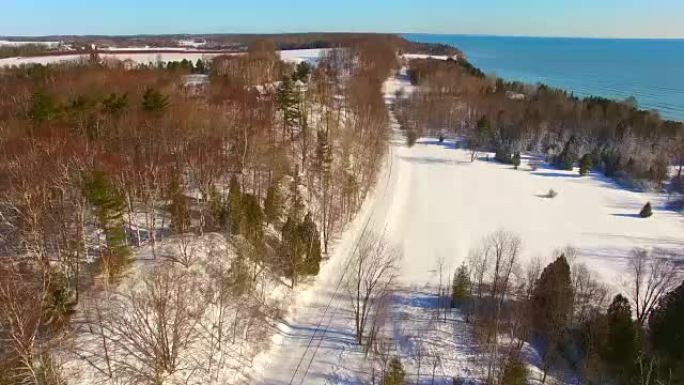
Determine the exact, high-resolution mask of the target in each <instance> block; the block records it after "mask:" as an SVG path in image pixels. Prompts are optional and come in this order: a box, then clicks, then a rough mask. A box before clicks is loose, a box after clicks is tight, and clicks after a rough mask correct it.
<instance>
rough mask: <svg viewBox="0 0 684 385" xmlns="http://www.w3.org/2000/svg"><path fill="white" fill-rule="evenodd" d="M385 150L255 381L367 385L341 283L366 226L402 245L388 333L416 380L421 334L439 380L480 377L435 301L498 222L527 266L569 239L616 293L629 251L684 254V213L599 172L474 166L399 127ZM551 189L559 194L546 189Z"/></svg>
mask: <svg viewBox="0 0 684 385" xmlns="http://www.w3.org/2000/svg"><path fill="white" fill-rule="evenodd" d="M383 89H384V92H385V93H386V101H387V102H388V103H391V102H392V99H393V95H394V93H395V92H396V91H397V90H399V89H404V90H405V91H408V92H410V91H411V90H412V88H411V85H410V84H409V83H408V79H407V78H406V76H405V71H402V72H401V73H400V74H399V75H398V76H396V77H394V78H392V79H390V80H388V82H387V83H386V84H385V85H384V87H383ZM390 147H391V148H390V152H389V156H388V159H387V160H386V163H385V167H384V170H383V172H382V173H381V175H380V177H379V180H378V182H377V185H376V187H375V189H374V191H373V192H372V193H371V194H369V197H368V198H367V200H366V202H365V203H364V206H363V207H362V210H361V212H360V213H359V214H358V215H357V217H356V219H355V220H354V221H353V222H352V223H351V224H350V225H349V227H348V229H347V230H346V231H345V232H344V233H343V235H342V237H341V239H339V240H338V241H337V242H336V244H335V246H334V247H333V251H332V253H331V255H330V259H329V261H327V263H326V264H325V265H324V266H323V267H322V269H321V273H320V274H319V276H318V277H316V279H315V281H314V282H313V283H311V284H310V286H308V287H306V288H300V289H303V290H301V291H300V295H299V296H298V298H297V300H296V301H295V302H294V303H293V304H292V306H291V308H290V309H289V312H288V313H287V315H286V316H285V320H284V321H283V322H282V323H281V324H280V325H279V327H278V328H279V331H278V333H277V334H276V336H275V337H274V338H273V341H272V343H273V344H272V347H271V348H270V349H269V350H267V351H266V352H264V353H262V354H260V355H259V356H257V359H256V360H255V363H254V366H253V368H251V370H249V373H248V375H247V379H246V381H247V382H248V383H250V384H252V383H259V384H270V385H278V384H356V383H369V382H368V381H369V378H370V364H369V363H368V362H367V360H366V356H365V355H364V354H363V353H361V352H360V349H359V348H358V347H357V346H356V345H355V343H354V331H353V318H352V313H351V311H350V310H349V302H348V299H347V298H346V297H345V293H344V289H342V288H340V289H339V290H337V287H338V283H339V282H340V276H341V274H342V272H343V271H344V270H345V266H346V261H347V260H348V257H349V255H351V254H353V252H354V249H355V247H356V244H357V242H358V240H359V238H360V237H361V235H362V234H363V233H364V231H374V232H376V233H380V234H383V235H384V236H385V237H386V238H387V239H388V240H390V241H391V242H393V243H395V244H396V245H398V246H399V247H401V249H402V250H403V259H402V263H401V268H400V277H399V280H400V285H401V290H400V291H399V292H398V293H397V294H396V295H395V300H394V304H393V305H392V317H391V318H392V320H391V322H390V323H391V325H390V327H389V330H387V331H386V334H387V333H389V335H388V336H386V337H387V338H389V339H391V340H392V341H393V344H394V346H395V348H394V349H395V351H394V354H397V355H399V356H401V357H402V361H403V362H404V366H405V368H406V371H407V375H408V378H409V381H414V380H415V376H416V368H417V366H416V346H417V341H421V340H422V341H423V342H422V349H427V351H424V354H425V355H426V357H428V358H426V359H427V360H428V361H424V362H423V365H426V364H427V363H428V362H429V360H430V358H429V356H430V355H432V356H433V357H435V356H439V360H438V364H437V365H436V366H435V373H436V375H435V378H436V380H435V383H440V384H451V379H452V378H453V377H464V378H469V379H471V380H472V379H475V378H476V377H477V373H473V372H471V371H469V369H468V368H469V367H470V368H472V367H475V366H474V365H471V363H472V362H473V360H476V359H477V355H478V354H477V352H475V351H474V346H475V344H473V343H470V341H471V334H470V332H469V326H468V325H467V324H465V323H464V322H463V320H462V318H461V316H460V315H459V313H458V312H457V311H454V312H451V313H450V314H448V316H447V319H446V321H430V319H432V318H435V313H436V310H435V308H436V307H437V306H436V305H437V304H436V297H435V295H434V293H435V291H434V287H435V286H437V284H438V280H439V278H438V273H437V265H438V261H440V260H443V261H444V262H445V268H446V272H447V273H446V274H449V273H451V272H453V270H454V269H455V268H456V267H457V266H458V265H460V264H461V263H462V262H464V261H465V260H466V258H467V256H468V252H469V250H470V249H471V248H474V247H476V246H478V245H479V243H480V242H481V239H482V238H483V237H485V236H487V235H489V234H491V233H493V232H495V231H497V230H499V229H503V230H507V231H511V232H514V233H516V234H517V235H519V236H520V238H521V239H522V242H523V250H522V257H521V262H522V263H525V262H527V261H528V260H530V259H532V258H535V257H540V258H541V259H542V261H545V262H546V261H550V259H551V258H552V257H553V256H554V251H556V250H558V249H561V248H564V247H566V246H573V247H575V248H576V249H577V254H578V256H577V262H581V263H585V264H586V265H587V266H588V268H589V269H590V270H592V271H593V272H595V273H597V274H598V275H599V277H601V278H602V279H603V280H604V281H605V283H607V284H608V285H609V286H610V287H611V288H613V289H614V290H621V289H622V288H623V287H622V285H621V282H622V281H623V277H624V274H625V267H626V257H628V255H629V253H630V250H631V249H632V248H634V247H646V248H654V247H658V248H664V249H667V250H670V251H672V252H673V253H678V254H681V253H682V252H684V233H683V232H682V230H683V229H684V221H683V219H682V217H681V216H680V215H679V214H676V213H674V212H669V211H666V210H664V209H663V206H664V203H665V202H664V200H665V197H664V196H662V195H659V194H654V193H641V192H635V191H630V190H626V189H623V188H621V187H619V186H618V185H616V184H615V183H614V182H612V181H611V180H609V179H607V178H604V177H601V176H599V175H595V174H593V175H590V176H585V177H580V176H579V175H578V172H577V171H576V170H575V171H560V170H555V169H551V168H544V167H541V168H539V169H538V170H536V171H532V170H531V169H530V168H529V167H528V166H527V161H528V159H524V162H523V165H522V166H521V167H520V169H519V170H514V169H513V168H512V167H511V166H508V165H502V164H498V163H495V162H490V161H487V160H486V157H487V156H489V157H490V158H493V156H491V154H480V155H481V157H480V159H478V160H476V161H474V162H471V161H470V153H469V152H468V151H467V150H465V149H460V148H459V142H458V141H456V140H447V141H445V142H444V143H440V142H439V141H438V140H437V139H432V138H422V139H421V140H419V142H418V143H417V144H416V145H415V146H413V147H412V148H408V147H406V146H405V144H404V140H403V139H402V138H401V135H399V134H398V132H397V130H396V123H395V138H394V140H393V142H392V144H391V146H390ZM549 189H554V190H555V191H556V192H557V193H558V195H557V196H556V197H555V198H552V199H551V198H545V197H543V196H544V195H545V194H546V193H547V192H548V191H549ZM647 201H650V202H652V204H653V205H654V215H653V217H651V218H648V219H642V218H639V217H638V215H637V213H638V212H639V210H640V209H641V207H642V206H643V204H644V203H646V202H647ZM421 317H422V318H424V319H423V320H421V319H420V318H421ZM420 330H423V331H422V332H421V331H420ZM530 355H534V351H531V352H530ZM424 358H425V357H424ZM530 363H532V364H534V360H530ZM428 365H432V364H428ZM429 371H431V369H429ZM422 373H423V376H427V373H426V372H425V371H423V372H422ZM423 379H424V381H425V380H427V379H426V378H425V377H423Z"/></svg>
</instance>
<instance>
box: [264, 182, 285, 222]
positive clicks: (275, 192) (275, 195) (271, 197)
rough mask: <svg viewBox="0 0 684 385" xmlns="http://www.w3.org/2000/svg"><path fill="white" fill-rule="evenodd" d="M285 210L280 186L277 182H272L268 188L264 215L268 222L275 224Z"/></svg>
mask: <svg viewBox="0 0 684 385" xmlns="http://www.w3.org/2000/svg"><path fill="white" fill-rule="evenodd" d="M282 212H283V198H282V197H281V195H280V187H279V186H278V183H277V182H273V183H271V185H270V186H268V189H267V190H266V199H265V200H264V215H265V217H266V223H268V224H274V223H277V222H278V221H279V220H280V216H281V215H282Z"/></svg>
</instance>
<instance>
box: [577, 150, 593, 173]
mask: <svg viewBox="0 0 684 385" xmlns="http://www.w3.org/2000/svg"><path fill="white" fill-rule="evenodd" d="M593 167H594V161H593V159H592V157H591V154H589V153H587V154H584V156H582V159H580V169H579V174H580V175H582V176H584V175H587V174H589V173H590V172H591V169H592V168H593Z"/></svg>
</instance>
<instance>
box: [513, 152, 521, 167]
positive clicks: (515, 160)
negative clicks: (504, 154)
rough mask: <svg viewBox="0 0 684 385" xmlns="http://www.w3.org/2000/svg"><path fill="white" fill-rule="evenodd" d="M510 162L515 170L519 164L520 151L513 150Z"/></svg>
mask: <svg viewBox="0 0 684 385" xmlns="http://www.w3.org/2000/svg"><path fill="white" fill-rule="evenodd" d="M511 163H512V164H513V168H514V169H516V170H517V169H518V167H519V166H520V153H519V152H515V153H514V154H513V157H512V158H511Z"/></svg>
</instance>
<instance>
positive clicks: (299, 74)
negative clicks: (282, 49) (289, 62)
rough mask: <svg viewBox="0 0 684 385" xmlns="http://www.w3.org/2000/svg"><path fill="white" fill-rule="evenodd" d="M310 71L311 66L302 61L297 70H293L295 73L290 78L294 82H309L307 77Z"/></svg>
mask: <svg viewBox="0 0 684 385" xmlns="http://www.w3.org/2000/svg"><path fill="white" fill-rule="evenodd" d="M311 71H312V67H311V64H309V63H308V62H306V61H303V62H301V63H299V64H297V68H296V69H295V73H294V74H293V75H292V77H293V79H294V80H299V81H302V82H306V81H307V80H309V75H310V74H311Z"/></svg>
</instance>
